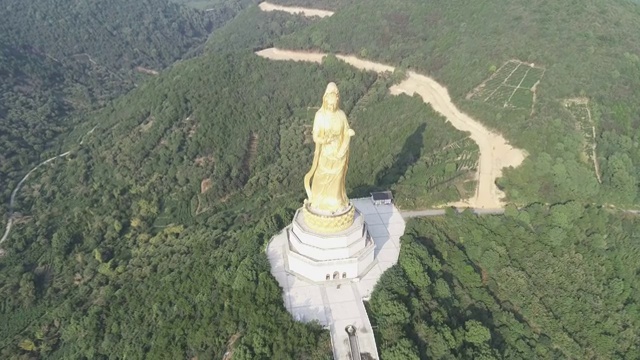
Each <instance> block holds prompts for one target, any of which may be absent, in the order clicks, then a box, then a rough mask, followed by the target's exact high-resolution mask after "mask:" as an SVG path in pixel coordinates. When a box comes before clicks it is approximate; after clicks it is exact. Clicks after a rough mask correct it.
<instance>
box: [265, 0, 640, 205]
mask: <svg viewBox="0 0 640 360" xmlns="http://www.w3.org/2000/svg"><path fill="white" fill-rule="evenodd" d="M639 28H640V6H638V5H635V4H633V3H630V2H628V1H624V0H611V1H601V0H590V1H586V2H581V3H580V5H579V6H577V5H576V3H575V2H574V1H569V0H561V1H554V2H548V1H544V0H535V1H530V0H518V1H511V2H509V3H508V4H505V3H502V2H499V1H491V2H468V1H464V0H455V1H425V2H416V1H409V0H400V1H397V0H385V1H378V2H376V3H375V4H373V3H368V2H358V3H356V4H353V5H350V6H346V7H344V8H341V9H340V11H338V12H336V14H335V15H333V16H332V17H330V18H325V19H323V20H321V21H318V22H315V23H314V24H312V25H311V26H309V27H308V28H306V29H305V31H302V32H297V33H294V34H292V35H290V36H288V37H286V38H283V39H282V40H281V41H279V42H278V43H277V45H279V46H282V47H285V48H296V49H316V50H323V51H334V52H339V53H349V54H356V55H358V56H360V57H364V58H369V59H375V60H378V61H382V62H388V63H391V64H394V65H402V66H405V67H408V68H412V69H415V70H417V71H420V72H424V73H426V74H429V75H431V76H433V77H435V78H436V79H438V80H439V81H440V82H441V83H443V84H444V85H445V86H447V87H448V88H449V91H450V92H451V94H452V96H453V97H454V100H455V101H456V103H457V104H458V106H460V107H461V108H463V109H464V110H465V111H467V112H468V113H470V114H471V115H473V116H474V117H476V118H477V119H479V120H480V121H482V122H484V123H485V124H487V125H489V126H491V127H493V128H495V129H497V130H498V131H500V132H502V133H504V134H505V136H506V138H507V139H509V140H510V141H511V142H512V143H513V144H514V145H516V146H518V147H522V148H524V149H526V150H527V151H528V152H529V153H530V155H531V156H530V157H528V160H527V161H526V162H525V163H524V164H523V165H522V166H521V167H520V168H518V169H516V170H514V171H509V172H506V177H505V179H503V180H502V181H501V182H500V184H501V185H502V186H503V187H504V188H505V190H506V191H507V194H508V196H509V199H511V200H513V201H516V202H517V203H520V204H526V203H529V202H532V201H538V200H542V201H545V202H550V203H553V202H558V201H567V200H581V201H595V202H606V203H615V204H620V205H625V206H631V204H637V202H638V199H637V195H638V182H639V181H640V178H639V177H638V174H639V173H640V163H639V162H638V160H637V159H640V154H639V153H638V151H639V150H638V149H640V147H639V146H638V143H640V135H639V134H640V132H639V131H638V129H639V128H640V122H639V119H640V118H639V117H638V116H637V114H638V113H640V105H639V104H640V103H639V102H638V101H637V92H638V91H637V89H639V88H640V42H638V41H635V39H636V38H637V29H639ZM510 59H517V60H519V61H522V62H525V63H526V64H525V65H523V67H522V68H521V69H520V70H522V71H526V69H527V68H528V67H529V66H531V65H533V66H534V67H535V69H536V71H538V74H539V76H538V77H537V78H532V79H531V80H529V79H524V77H523V76H522V75H521V74H520V72H519V71H520V70H518V72H516V73H515V74H514V77H513V79H511V78H508V77H507V76H508V75H509V72H507V73H506V75H505V77H504V78H500V76H502V75H501V74H498V77H497V78H494V80H497V81H503V80H504V81H505V82H504V84H505V85H506V86H504V87H503V88H504V89H505V90H507V89H510V90H509V93H511V89H516V88H522V90H520V92H519V93H515V91H514V93H511V96H509V93H506V94H505V96H504V97H503V98H500V97H501V96H502V95H500V94H501V93H500V91H502V90H500V91H498V93H497V94H495V95H496V97H498V98H500V99H498V100H500V101H497V102H496V101H493V100H492V99H489V98H488V97H486V96H485V97H478V96H474V94H476V93H475V92H474V89H475V90H476V91H477V87H478V86H479V85H480V84H482V83H483V81H484V80H486V79H488V78H489V77H490V76H491V75H492V74H496V73H497V70H498V69H500V67H501V66H502V65H503V64H504V63H505V62H506V61H508V60H510ZM523 74H525V76H526V72H523ZM532 74H533V72H532ZM512 80H515V83H511V81H512ZM537 80H539V81H540V82H539V83H538V84H537V85H535V83H536V81H537ZM530 81H531V82H530ZM494 82H495V81H494ZM525 84H526V85H525ZM485 85H486V87H490V86H492V82H491V81H489V82H488V83H486V84H485ZM530 89H533V90H530ZM497 90H499V89H497ZM533 94H535V96H534V95H533ZM487 95H490V96H489V97H491V93H490V94H487ZM514 95H515V96H514ZM576 98H578V99H582V98H584V99H587V100H588V105H587V108H588V109H589V110H590V113H591V115H590V118H587V117H586V116H585V117H584V118H582V117H580V116H576V114H575V112H573V111H572V109H570V108H568V107H567V106H566V105H565V104H566V101H567V100H571V99H576ZM512 100H513V101H512ZM592 126H593V127H594V129H593V131H592ZM592 132H595V135H596V136H595V144H596V145H597V148H596V150H595V153H596V156H595V159H596V160H597V161H598V163H599V172H600V174H599V175H600V178H601V182H602V184H599V183H598V179H597V176H596V169H595V165H594V159H592V151H591V147H592V145H593V143H594V142H593V140H592V138H593V136H592Z"/></svg>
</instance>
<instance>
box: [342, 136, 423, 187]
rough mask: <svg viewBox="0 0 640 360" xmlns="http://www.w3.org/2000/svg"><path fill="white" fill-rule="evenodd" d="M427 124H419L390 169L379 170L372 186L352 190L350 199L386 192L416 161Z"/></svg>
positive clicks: (418, 157)
mask: <svg viewBox="0 0 640 360" xmlns="http://www.w3.org/2000/svg"><path fill="white" fill-rule="evenodd" d="M426 128H427V124H421V125H420V126H418V128H417V129H416V130H415V131H414V132H413V134H411V135H410V136H409V137H408V138H407V139H406V140H405V141H404V145H403V146H402V150H400V152H399V153H398V154H397V155H396V157H395V160H394V163H393V165H392V166H391V167H388V168H386V169H384V170H381V171H380V172H378V173H377V174H376V182H375V184H374V185H361V186H358V187H356V188H354V189H353V191H352V195H351V196H352V197H366V196H369V194H370V193H371V192H373V191H380V190H388V189H389V188H390V187H391V185H393V184H395V183H397V182H398V181H399V180H400V178H401V177H402V176H404V175H405V174H406V173H407V170H409V168H410V167H412V166H413V165H414V164H415V163H416V162H417V161H418V159H420V153H421V152H422V148H423V147H424V141H423V139H424V132H425V130H426Z"/></svg>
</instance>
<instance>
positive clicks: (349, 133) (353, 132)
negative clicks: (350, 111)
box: [347, 129, 356, 136]
mask: <svg viewBox="0 0 640 360" xmlns="http://www.w3.org/2000/svg"><path fill="white" fill-rule="evenodd" d="M347 134H348V135H349V136H353V135H355V134H356V132H355V131H353V129H349V130H348V131H347Z"/></svg>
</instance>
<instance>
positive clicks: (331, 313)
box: [267, 198, 405, 360]
mask: <svg viewBox="0 0 640 360" xmlns="http://www.w3.org/2000/svg"><path fill="white" fill-rule="evenodd" d="M351 202H352V203H353V204H354V205H355V207H356V208H357V209H358V210H359V211H360V212H361V213H362V214H363V215H364V217H365V222H366V224H367V226H368V229H369V233H370V234H371V237H372V238H373V240H374V242H375V244H376V250H375V259H376V260H375V265H374V266H373V267H372V268H371V270H369V272H368V273H367V274H366V275H365V276H364V277H363V278H362V279H360V281H357V280H356V281H353V280H330V281H326V282H321V283H314V282H311V281H306V280H304V279H301V278H298V277H296V276H294V275H292V274H290V273H288V272H287V264H286V258H285V244H286V242H287V233H286V231H284V230H283V231H282V232H280V234H278V235H276V236H274V238H273V239H272V240H271V242H270V243H269V245H268V247H267V256H268V258H269V262H270V263H271V273H272V274H273V276H275V278H276V279H277V280H278V283H279V284H280V286H281V287H282V289H283V298H284V303H285V306H286V308H287V310H288V311H289V312H290V313H291V314H292V315H293V317H294V318H295V319H296V320H299V321H304V322H309V321H313V320H317V321H318V322H320V324H322V325H324V326H327V327H328V328H329V329H330V331H331V340H332V342H333V349H334V358H335V359H339V360H342V359H350V357H349V343H348V338H347V333H346V331H345V328H346V327H347V325H354V326H355V327H356V329H357V335H358V342H359V346H360V352H361V353H369V354H371V355H372V356H373V358H375V359H378V351H377V348H376V343H375V338H374V336H373V331H372V329H371V323H370V322H369V318H368V316H367V313H366V311H365V308H364V304H363V302H362V300H363V299H365V300H366V299H368V298H369V296H370V295H371V292H372V291H373V287H374V286H375V284H376V283H377V282H378V279H379V278H380V276H381V275H382V273H383V272H384V271H385V270H387V269H388V268H390V267H391V266H393V265H394V264H395V263H396V262H397V261H398V255H399V253H400V236H402V234H403V233H404V227H405V223H404V220H403V218H402V216H401V215H400V212H399V211H398V209H396V207H395V206H393V205H374V204H373V202H372V201H371V199H370V198H362V199H352V200H351Z"/></svg>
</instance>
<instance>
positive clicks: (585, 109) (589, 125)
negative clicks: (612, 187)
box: [562, 98, 602, 184]
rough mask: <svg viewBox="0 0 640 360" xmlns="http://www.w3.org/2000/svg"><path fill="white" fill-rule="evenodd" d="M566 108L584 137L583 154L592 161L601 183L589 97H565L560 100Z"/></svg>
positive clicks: (594, 127) (594, 126)
mask: <svg viewBox="0 0 640 360" xmlns="http://www.w3.org/2000/svg"><path fill="white" fill-rule="evenodd" d="M562 104H563V105H564V106H565V108H566V109H567V110H569V112H570V113H571V115H573V118H574V119H575V120H576V130H578V131H580V133H582V135H583V137H584V140H585V141H584V156H585V157H587V158H588V160H589V161H590V162H592V163H593V170H594V172H595V174H596V179H598V182H599V183H600V184H602V179H601V178H600V164H599V163H598V156H597V155H596V147H597V146H598V143H597V141H596V125H595V123H594V121H593V118H592V117H591V110H590V109H589V99H587V98H573V99H566V100H564V101H563V102H562Z"/></svg>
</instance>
